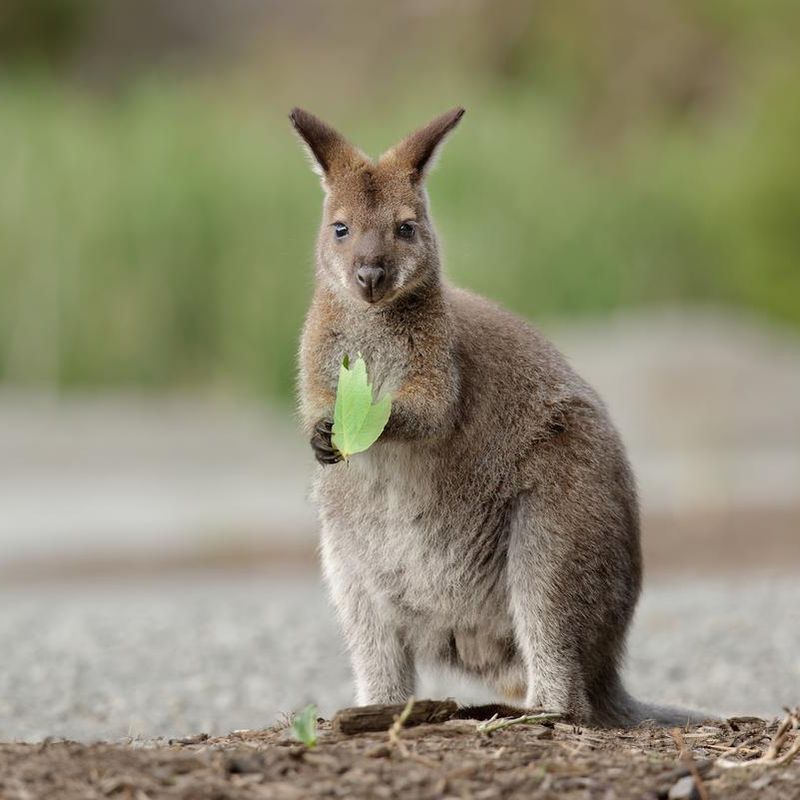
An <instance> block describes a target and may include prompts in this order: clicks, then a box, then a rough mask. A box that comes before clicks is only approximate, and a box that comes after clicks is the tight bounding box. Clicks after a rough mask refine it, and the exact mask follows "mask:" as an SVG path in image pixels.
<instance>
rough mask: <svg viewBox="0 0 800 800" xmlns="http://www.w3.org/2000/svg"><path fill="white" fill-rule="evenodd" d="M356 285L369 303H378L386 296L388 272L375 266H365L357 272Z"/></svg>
mask: <svg viewBox="0 0 800 800" xmlns="http://www.w3.org/2000/svg"><path fill="white" fill-rule="evenodd" d="M356 283H357V284H358V287H359V289H360V290H361V296H362V297H363V298H364V299H365V300H366V301H367V302H368V303H377V302H378V300H380V299H381V298H382V297H383V296H384V295H385V294H386V286H387V281H386V270H385V269H384V268H383V267H381V266H378V265H375V264H365V265H364V266H361V267H359V268H358V270H357V271H356Z"/></svg>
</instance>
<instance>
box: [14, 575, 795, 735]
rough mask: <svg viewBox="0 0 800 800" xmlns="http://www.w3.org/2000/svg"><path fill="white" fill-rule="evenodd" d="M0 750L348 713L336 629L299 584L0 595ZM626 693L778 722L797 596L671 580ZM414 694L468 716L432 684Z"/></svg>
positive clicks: (641, 630) (768, 586)
mask: <svg viewBox="0 0 800 800" xmlns="http://www.w3.org/2000/svg"><path fill="white" fill-rule="evenodd" d="M0 651H2V653H3V665H2V669H1V670H0V739H2V740H28V741H36V740H40V739H42V738H44V737H46V736H63V737H68V738H74V739H78V740H84V741H91V740H95V739H112V740H113V739H117V738H120V737H124V736H129V735H133V736H145V737H149V736H180V735H184V734H190V733H196V732H199V731H206V732H208V733H211V734H222V733H226V732H228V731H230V730H234V729H241V728H257V727H262V726H265V725H268V724H270V723H272V722H273V721H275V719H276V718H278V717H279V716H280V715H281V714H282V713H283V712H288V711H291V710H293V709H297V708H299V707H300V706H303V705H305V704H306V703H308V702H316V703H317V704H318V705H319V706H320V709H321V711H322V712H323V713H324V714H329V713H331V712H332V711H333V710H334V709H336V708H338V707H341V706H343V705H348V704H349V703H350V701H351V699H352V698H351V694H350V679H349V674H348V667H347V663H346V660H345V657H344V655H343V652H342V648H341V643H340V640H339V636H338V634H337V631H336V627H335V622H334V618H333V614H332V612H331V610H330V608H329V606H328V604H327V601H326V598H325V594H324V592H323V590H322V588H321V587H320V586H319V584H318V582H317V581H316V580H315V579H314V578H313V577H310V576H308V575H298V576H290V575H289V576H283V577H281V578H280V579H278V578H276V577H274V576H253V575H249V576H238V575H232V576H231V575H228V576H219V575H215V576H207V577H194V578H192V579H186V578H184V579H175V580H170V581H167V580H164V579H162V580H160V581H158V582H155V581H151V582H145V581H140V582H137V583H134V582H130V581H129V582H123V583H119V582H116V583H114V582H105V583H103V582H91V583H86V584H84V585H82V586H77V585H70V586H65V587H60V588H54V587H48V588H42V587H27V588H15V589H8V588H7V589H4V590H2V591H0ZM628 682H629V684H630V688H631V689H632V690H633V691H634V693H635V694H637V695H638V696H640V697H642V698H646V699H649V700H653V701H656V700H657V701H659V702H669V703H680V704H684V703H685V704H689V705H693V706H696V707H703V708H705V709H709V710H711V711H715V712H718V713H725V714H732V713H737V714H756V715H765V716H775V715H777V714H779V713H780V709H781V707H782V706H784V705H790V704H791V705H794V704H797V703H798V702H800V582H798V581H796V580H791V579H788V578H782V579H771V580H768V579H766V578H762V579H750V580H747V581H744V580H742V579H737V580H736V581H735V582H734V581H730V582H721V581H717V582H713V583H712V582H701V581H687V580H682V581H680V582H678V581H672V582H665V583H659V584H654V585H652V586H650V587H649V588H648V589H647V590H646V592H645V594H644V597H643V601H642V604H641V606H640V610H639V615H638V618H637V621H636V625H635V629H634V632H633V636H632V638H631V642H630V658H629V662H628ZM423 690H424V691H423V692H422V693H423V694H431V695H432V694H439V695H445V694H452V695H455V696H456V697H457V698H459V699H464V700H469V701H478V700H481V699H483V697H485V696H483V695H481V693H480V692H477V691H476V690H475V687H469V686H464V685H456V684H454V683H453V682H452V681H449V680H444V679H442V678H441V677H440V678H439V679H438V680H437V681H433V682H432V681H430V680H426V682H425V683H424V684H423Z"/></svg>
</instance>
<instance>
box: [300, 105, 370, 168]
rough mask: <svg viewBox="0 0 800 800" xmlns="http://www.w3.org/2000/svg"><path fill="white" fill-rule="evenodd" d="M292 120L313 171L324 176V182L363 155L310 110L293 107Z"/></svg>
mask: <svg viewBox="0 0 800 800" xmlns="http://www.w3.org/2000/svg"><path fill="white" fill-rule="evenodd" d="M289 119H290V120H291V121H292V125H293V126H294V129H295V131H297V135H298V136H299V137H300V139H301V140H302V142H303V144H304V145H305V148H306V150H307V151H308V155H309V158H310V159H311V166H312V168H313V170H314V172H316V173H317V174H318V175H319V176H320V177H321V178H322V179H323V183H324V180H325V178H326V177H328V176H329V175H330V174H331V173H332V172H334V171H336V170H337V169H338V168H341V167H346V166H348V165H350V164H352V163H353V162H354V161H357V160H360V159H361V158H363V156H362V155H361V153H360V152H359V151H358V150H356V148H355V147H353V145H351V144H350V143H349V142H348V141H347V139H345V138H344V136H342V135H341V134H340V133H339V132H338V131H336V130H334V129H333V128H331V126H330V125H328V124H327V123H325V122H323V121H322V120H321V119H320V118H319V117H315V116H314V115H313V114H311V113H310V112H308V111H304V110H303V109H302V108H293V109H292V110H291V112H290V114H289Z"/></svg>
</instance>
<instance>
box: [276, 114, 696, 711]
mask: <svg viewBox="0 0 800 800" xmlns="http://www.w3.org/2000/svg"><path fill="white" fill-rule="evenodd" d="M463 114H464V110H463V109H461V108H458V109H454V110H452V111H449V112H447V113H445V114H442V115H441V116H439V117H437V118H436V119H434V120H433V121H432V122H430V123H429V124H428V125H426V126H425V127H423V128H421V129H420V130H418V131H416V132H415V133H412V134H411V135H410V136H408V137H407V138H405V139H403V140H402V141H401V142H400V143H399V144H397V145H396V146H394V147H392V148H391V149H390V150H389V151H388V152H386V153H385V154H384V155H382V156H381V157H380V158H379V159H378V160H377V161H373V160H371V159H370V158H368V157H367V156H366V155H364V154H363V153H362V152H361V151H359V150H358V149H356V148H355V147H354V146H352V145H351V144H350V143H349V142H347V141H346V140H345V139H344V138H343V137H342V136H341V135H340V134H339V133H338V132H337V131H335V130H334V129H333V128H331V127H330V126H329V125H327V124H326V123H324V122H323V121H322V120H320V119H318V118H317V117H315V116H314V115H312V114H310V113H308V112H307V111H303V110H302V109H297V108H296V109H294V110H293V111H292V112H291V114H290V119H291V121H292V123H293V125H294V127H295V129H296V131H297V133H298V134H299V136H300V138H301V139H302V141H303V143H304V144H305V145H306V147H307V149H308V153H309V155H310V158H311V161H312V165H313V167H314V169H315V171H316V172H317V173H318V174H319V175H320V176H321V179H322V185H323V188H324V193H325V199H324V206H323V214H322V226H321V229H320V232H319V238H318V240H317V247H316V287H315V291H314V297H313V301H312V303H311V307H310V310H309V312H308V316H307V319H306V322H305V327H304V330H303V335H302V343H301V347H300V379H299V392H300V409H301V415H302V419H303V422H304V425H305V426H306V428H307V431H308V434H309V435H310V436H311V445H312V447H313V449H314V452H315V454H316V458H317V460H318V461H319V463H320V464H321V465H322V467H319V468H318V470H317V473H318V474H317V475H316V479H315V484H314V491H313V495H314V497H315V500H316V502H317V504H318V506H319V512H320V518H321V526H322V546H321V553H322V564H323V570H324V574H325V577H326V580H327V582H328V584H329V588H330V592H331V595H332V599H333V601H334V604H335V606H336V609H337V611H338V615H339V618H340V621H341V625H342V628H343V631H344V635H345V638H346V642H347V645H348V649H349V652H350V656H351V661H352V667H353V672H354V675H355V683H356V693H357V702H358V703H359V704H369V703H402V702H405V701H406V700H407V698H408V697H409V696H411V695H412V694H413V692H414V686H415V678H416V665H417V664H424V663H427V664H433V665H447V666H449V667H453V668H456V669H457V670H462V671H464V672H465V673H468V674H470V675H473V676H478V677H480V678H482V679H483V680H484V681H485V682H487V683H488V684H489V685H490V686H491V687H493V688H494V689H495V690H496V691H497V692H498V693H500V694H502V695H504V696H506V697H508V698H519V699H520V700H522V701H524V703H525V705H526V706H527V707H529V708H534V707H544V708H547V709H550V710H555V711H559V712H562V713H564V714H565V715H567V716H568V717H569V718H570V719H572V720H574V721H575V722H580V723H588V724H595V725H604V726H626V725H631V724H635V723H637V722H639V721H641V720H644V719H650V718H653V719H656V720H657V721H660V722H662V723H664V724H680V723H685V722H686V721H687V714H686V712H681V711H677V710H670V709H665V708H660V707H656V706H645V705H643V704H641V703H638V702H637V701H635V700H633V699H632V698H631V697H630V696H629V695H628V694H627V693H626V691H625V689H624V688H623V686H622V683H621V681H620V677H619V667H620V659H621V656H622V653H623V649H624V644H625V636H626V632H627V629H628V626H629V623H630V621H631V617H632V615H633V611H634V608H635V606H636V601H637V598H638V596H639V589H640V584H641V571H642V567H641V550H640V543H639V512H638V506H637V499H636V489H635V486H634V479H633V475H632V473H631V468H630V466H629V464H628V461H627V458H626V455H625V450H624V448H623V445H622V443H621V441H620V437H619V435H618V433H617V431H616V430H615V428H614V426H613V424H612V423H611V421H610V419H609V416H608V413H607V411H606V409H605V407H604V405H603V403H602V401H601V400H600V399H599V397H598V396H597V394H596V393H595V392H594V391H593V390H592V389H591V388H590V387H589V386H588V385H587V384H586V383H585V382H584V381H583V380H582V379H581V378H580V377H579V376H578V375H577V374H576V373H575V372H574V371H573V370H572V369H571V368H570V366H569V365H568V364H567V363H566V361H565V360H564V358H563V357H562V356H561V355H560V354H559V353H558V351H557V350H556V349H555V348H554V347H553V345H551V344H550V343H549V342H548V341H547V340H546V339H545V338H544V337H543V336H542V335H541V334H540V333H539V332H538V331H537V330H536V329H535V328H533V327H532V326H531V325H529V324H528V323H527V322H526V321H524V320H522V319H520V318H518V317H516V316H514V315H513V314H511V313H509V312H507V311H504V310H503V309H501V308H499V307H498V306H496V305H494V304H493V303H491V302H489V301H487V300H485V299H483V298H481V297H477V296H475V295H473V294H470V293H469V292H466V291H463V290H461V289H456V288H454V287H452V286H450V285H449V284H448V283H447V282H446V281H445V280H444V278H443V276H442V271H441V264H440V256H439V246H438V242H437V237H436V233H435V231H434V228H433V225H432V223H431V218H430V214H429V210H428V200H427V195H426V191H425V177H426V175H427V174H428V172H429V170H430V168H431V166H432V164H433V162H434V160H435V158H436V155H437V151H438V150H439V148H440V146H441V145H442V142H443V141H444V139H445V138H446V137H447V135H448V134H449V133H450V132H451V131H452V130H453V128H455V126H456V125H457V124H458V122H459V120H460V119H461V117H462V115H463ZM487 235H491V232H490V231H487ZM489 268H490V265H489ZM358 353H361V354H362V355H363V357H364V359H365V361H366V363H367V367H368V370H369V374H370V378H371V379H372V380H374V386H375V390H376V392H377V393H384V392H390V393H391V397H392V411H391V416H390V418H389V422H388V424H387V426H386V428H385V430H384V432H383V434H382V435H381V437H380V439H379V440H378V441H377V442H376V443H375V445H373V447H371V448H370V449H369V450H368V451H366V452H365V453H362V454H360V455H357V456H354V457H353V458H352V459H351V460H350V461H349V463H347V464H345V463H339V462H340V461H341V456H340V454H339V453H338V452H337V451H336V449H335V448H334V447H333V445H332V443H331V425H332V422H331V418H332V416H333V406H334V398H335V393H336V385H337V379H338V374H339V368H340V365H341V363H342V359H343V357H344V356H345V355H346V354H347V355H350V356H355V355H356V354H358Z"/></svg>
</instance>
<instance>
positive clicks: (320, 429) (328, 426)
mask: <svg viewBox="0 0 800 800" xmlns="http://www.w3.org/2000/svg"><path fill="white" fill-rule="evenodd" d="M332 430H333V421H332V420H330V419H321V420H320V421H319V422H318V423H317V424H316V425H315V426H314V435H313V436H312V437H311V448H312V449H313V451H314V456H315V457H316V459H317V461H319V463H320V464H322V465H323V466H325V465H326V464H336V463H337V462H339V461H341V460H342V454H341V453H340V452H339V451H338V450H337V449H336V448H335V447H334V446H333V443H332V442H331V433H332Z"/></svg>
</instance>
